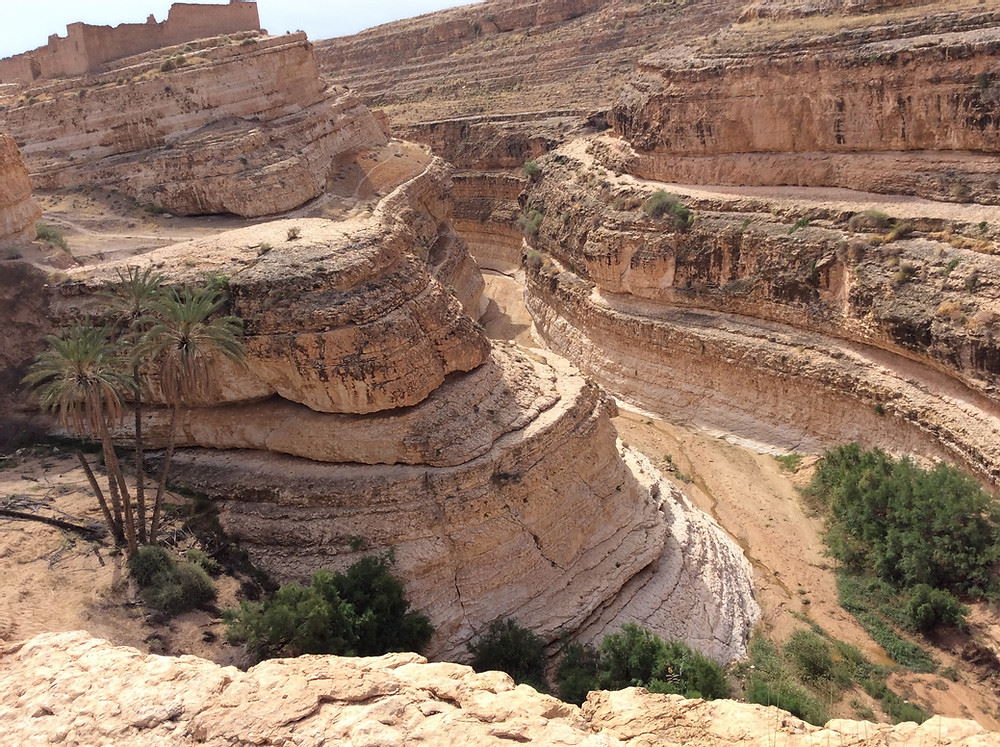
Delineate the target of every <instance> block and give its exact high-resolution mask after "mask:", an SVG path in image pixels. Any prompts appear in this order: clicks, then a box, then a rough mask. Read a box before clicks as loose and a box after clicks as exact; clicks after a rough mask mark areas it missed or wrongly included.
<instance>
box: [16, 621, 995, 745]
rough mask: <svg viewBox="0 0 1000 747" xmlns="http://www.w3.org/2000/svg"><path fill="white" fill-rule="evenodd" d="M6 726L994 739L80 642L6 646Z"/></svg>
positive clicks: (650, 738)
mask: <svg viewBox="0 0 1000 747" xmlns="http://www.w3.org/2000/svg"><path fill="white" fill-rule="evenodd" d="M95 672H100V676H95ZM0 729H2V731H3V733H4V734H5V735H6V737H7V738H8V739H10V740H13V741H15V742H18V743H28V742H29V741H32V740H35V741H38V740H43V741H45V742H47V743H51V744H54V743H65V744H98V743H100V744H104V743H108V744H111V743H113V744H116V745H140V744H154V743H155V744H164V745H186V744H203V745H207V747H216V746H218V747H221V746H222V745H229V744H233V743H236V742H239V743H252V744H259V745H279V744H280V745H286V744H320V743H329V742H336V743H338V744H378V745H387V744H417V743H419V744H434V745H461V744H475V745H505V744H510V743H511V742H512V741H513V742H522V743H534V744H539V745H589V746H592V747H598V746H601V747H605V746H606V747H612V746H613V745H633V746H634V747H652V745H658V746H663V747H671V746H674V745H676V746H678V747H679V746H681V745H690V744H699V745H709V746H715V747H724V746H726V745H760V744H770V743H779V744H782V745H790V746H798V745H801V746H802V747H806V746H807V745H809V746H812V747H820V746H821V745H826V744H837V745H844V746H845V747H862V745H872V744H935V745H941V746H942V747H946V746H948V745H951V746H952V747H987V745H994V744H996V739H995V735H993V734H990V733H987V732H985V731H984V730H983V729H982V727H980V726H978V725H976V724H975V723H974V722H971V721H962V720H958V719H946V718H941V717H935V718H932V719H930V720H929V721H927V722H925V723H924V724H923V725H921V726H917V725H916V724H913V723H905V724H899V725H897V726H888V725H884V724H881V725H877V724H871V723H866V722H855V721H844V720H834V721H830V722H829V723H828V724H827V725H826V726H825V727H822V728H821V727H815V726H810V725H808V724H806V723H804V722H802V721H799V720H798V719H797V718H795V717H793V716H791V715H789V714H788V713H785V712H783V711H779V710H778V709H776V708H773V707H770V708H767V707H764V706H759V705H749V704H745V703H735V702H733V701H728V700H716V701H700V700H685V699H684V698H682V697H680V696H677V695H652V694H650V693H647V692H646V691H645V690H641V689H637V688H629V689H626V690H621V691H618V692H594V693H591V694H590V695H589V697H588V699H587V701H586V703H584V705H583V707H582V708H577V707H576V706H572V705H568V704H566V703H562V702H560V701H558V700H556V699H555V698H552V697H551V696H548V695H542V694H540V693H538V692H536V691H535V690H534V689H532V688H530V687H528V686H527V685H518V686H515V685H514V683H513V681H512V680H511V679H510V677H508V676H507V675H506V674H503V673H501V672H484V673H481V674H477V673H475V672H473V671H472V670H471V669H469V668H468V667H465V666H461V665H459V664H448V663H438V664H429V663H427V662H426V660H425V659H423V658H422V657H420V656H417V655H415V654H388V655H386V656H382V657H377V658H339V657H333V656H302V657H299V658H297V659H275V660H271V661H267V662H264V663H262V664H258V665H257V666H255V667H253V668H252V669H250V670H248V671H246V672H242V671H240V670H238V669H235V668H234V667H220V666H218V665H217V664H213V663H211V662H208V661H204V660H202V659H197V658H195V657H192V656H182V657H180V658H177V659H170V658H166V657H161V656H148V655H144V654H141V653H140V652H138V651H136V650H135V649H130V648H124V647H120V648H116V647H113V646H111V645H110V644H108V643H107V642H105V641H101V640H98V639H94V638H90V637H89V636H87V635H86V634H84V633H60V634H45V635H41V636H38V637H37V638H34V639H32V640H30V641H27V642H24V643H18V644H13V645H8V646H6V647H5V648H3V649H0Z"/></svg>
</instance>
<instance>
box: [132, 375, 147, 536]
mask: <svg viewBox="0 0 1000 747" xmlns="http://www.w3.org/2000/svg"><path fill="white" fill-rule="evenodd" d="M132 377H133V378H134V379H135V391H136V395H135V506H136V510H137V512H138V514H139V516H138V521H137V522H136V524H137V526H138V529H139V542H140V543H142V544H143V545H145V544H146V542H147V540H146V473H145V471H144V470H143V464H142V461H143V459H142V456H143V443H142V389H141V384H140V382H139V367H138V366H133V368H132Z"/></svg>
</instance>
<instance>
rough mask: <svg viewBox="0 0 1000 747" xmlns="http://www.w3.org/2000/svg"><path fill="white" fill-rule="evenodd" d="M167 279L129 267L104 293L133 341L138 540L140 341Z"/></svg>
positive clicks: (142, 489)
mask: <svg viewBox="0 0 1000 747" xmlns="http://www.w3.org/2000/svg"><path fill="white" fill-rule="evenodd" d="M165 281H166V278H165V277H164V276H163V275H162V274H160V273H158V272H155V271H154V270H153V267H152V266H147V267H146V269H145V270H140V269H139V268H138V267H133V266H131V265H130V266H128V267H126V268H125V271H124V272H123V271H122V270H119V271H118V282H117V283H115V284H113V285H111V286H110V287H109V288H108V289H107V291H106V292H105V293H104V294H103V297H104V300H105V301H106V302H107V304H108V306H109V307H110V308H111V309H112V311H114V312H115V313H116V317H117V318H116V320H115V321H116V324H117V325H118V326H119V327H121V328H122V332H123V334H124V336H125V338H126V340H127V341H128V342H129V343H133V344H131V345H130V346H129V347H130V349H131V350H132V351H133V354H132V356H131V358H132V384H133V394H134V399H135V401H134V408H133V416H134V418H135V503H136V513H137V521H136V527H137V529H138V533H139V542H140V543H142V544H145V543H146V542H147V541H148V535H147V533H146V473H145V471H144V469H143V452H144V449H143V438H142V396H143V387H142V383H143V382H142V378H141V376H140V365H141V358H140V355H139V351H141V349H142V345H141V341H142V339H143V336H144V335H145V334H146V333H147V332H148V331H149V329H150V327H152V325H153V323H154V319H153V317H152V316H151V314H152V313H153V311H154V310H155V308H156V304H157V303H158V302H159V301H160V300H161V299H162V297H163V284H164V282H165Z"/></svg>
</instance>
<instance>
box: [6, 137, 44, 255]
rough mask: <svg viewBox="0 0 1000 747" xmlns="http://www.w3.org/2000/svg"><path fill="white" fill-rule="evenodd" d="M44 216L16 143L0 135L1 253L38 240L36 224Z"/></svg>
mask: <svg viewBox="0 0 1000 747" xmlns="http://www.w3.org/2000/svg"><path fill="white" fill-rule="evenodd" d="M41 214H42V211H41V210H40V209H39V208H38V205H37V204H35V201H34V200H33V199H32V198H31V179H30V178H29V177H28V170H27V168H25V166H24V161H23V160H22V159H21V153H20V151H19V150H18V148H17V144H16V143H15V142H14V140H13V139H12V138H11V137H10V136H8V135H2V134H0V250H10V249H12V248H15V247H17V246H19V245H21V244H23V243H25V242H27V241H31V240H32V239H33V238H35V221H37V220H38V218H39V217H40V216H41Z"/></svg>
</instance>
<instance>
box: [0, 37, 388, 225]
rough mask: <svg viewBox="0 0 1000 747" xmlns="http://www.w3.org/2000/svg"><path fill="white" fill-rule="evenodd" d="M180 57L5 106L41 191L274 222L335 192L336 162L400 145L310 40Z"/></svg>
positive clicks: (147, 59) (47, 89)
mask: <svg viewBox="0 0 1000 747" xmlns="http://www.w3.org/2000/svg"><path fill="white" fill-rule="evenodd" d="M178 53H179V50H178V49H172V50H171V49H166V50H160V51H158V52H156V53H150V54H148V55H145V56H141V57H139V58H137V59H136V58H134V59H132V60H130V61H129V64H128V66H127V67H122V68H118V69H116V70H114V71H112V72H110V73H107V74H104V75H101V76H96V77H94V76H91V77H88V78H85V79H84V78H77V79H69V80H65V81H59V82H51V83H45V84H41V83H39V84H36V85H35V86H34V87H31V88H28V89H26V90H25V91H24V93H23V95H22V96H21V97H20V98H18V99H17V100H8V101H5V102H4V103H5V105H6V106H5V108H4V110H3V111H0V127H3V128H4V129H6V130H7V131H8V132H10V133H11V135H13V136H14V138H15V139H16V140H17V141H18V143H19V144H20V146H21V149H22V153H23V155H24V159H25V161H26V163H27V165H28V168H29V170H30V172H31V174H32V178H33V179H34V181H35V186H36V188H38V189H61V188H75V187H81V186H85V185H86V186H104V187H109V188H112V189H115V190H118V191H120V192H122V193H124V194H127V195H129V196H131V197H133V198H134V199H136V200H138V201H139V202H143V203H149V204H152V205H155V206H158V207H161V208H163V209H166V210H169V211H172V212H176V213H184V214H206V213H223V212H229V213H235V214H237V215H242V216H248V217H252V216H260V215H269V214H274V213H280V212H282V211H287V210H290V209H292V208H295V207H297V206H299V205H301V204H303V203H304V202H306V201H308V200H310V199H312V198H314V197H316V196H318V195H319V194H321V193H322V192H323V191H324V189H325V187H326V183H327V178H328V176H329V174H330V171H331V167H332V163H333V159H334V158H335V157H337V156H346V155H348V154H350V153H351V152H354V151H357V150H360V149H364V148H369V147H373V146H375V145H378V144H381V143H384V142H385V141H386V136H385V134H384V132H383V130H382V128H381V126H380V125H379V123H378V121H377V120H376V119H375V118H374V117H373V116H372V114H371V112H369V111H368V110H367V109H366V108H365V107H364V106H363V105H362V104H361V102H360V101H358V99H356V98H355V97H354V96H353V95H352V94H351V93H349V92H348V91H347V90H346V89H339V88H338V89H331V90H327V89H326V84H325V83H323V82H322V81H321V80H320V78H319V73H318V70H317V67H316V61H315V58H314V56H313V52H312V46H311V45H310V44H309V42H308V41H306V39H305V35H304V34H293V35H290V36H284V37H276V38H267V39H247V40H244V42H241V43H239V44H232V43H227V42H226V41H225V40H224V39H218V40H215V42H214V46H212V45H207V46H205V45H203V46H202V48H201V49H199V50H198V51H197V53H196V55H193V56H191V57H190V59H188V58H184V61H183V63H180V62H173V60H177V59H178V58H177V57H176V55H177V54H178ZM168 62H169V63H170V64H169V65H167V63H168ZM290 143H295V144H296V145H295V147H294V148H292V147H291V146H290V145H289V144H290Z"/></svg>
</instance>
